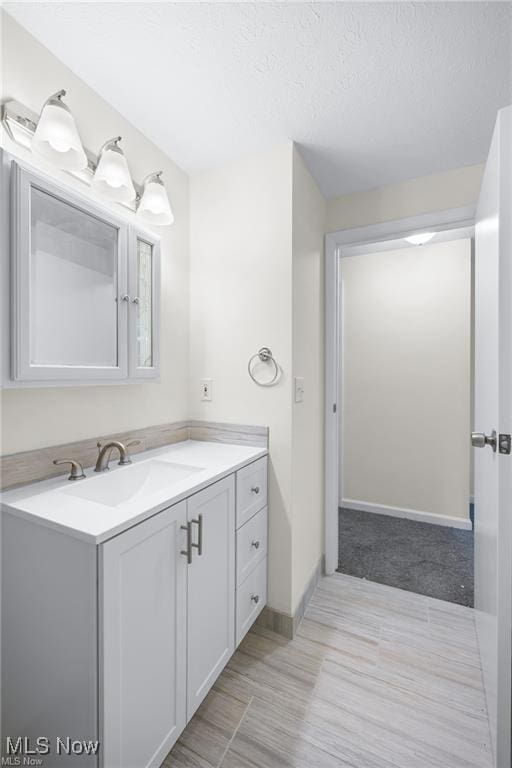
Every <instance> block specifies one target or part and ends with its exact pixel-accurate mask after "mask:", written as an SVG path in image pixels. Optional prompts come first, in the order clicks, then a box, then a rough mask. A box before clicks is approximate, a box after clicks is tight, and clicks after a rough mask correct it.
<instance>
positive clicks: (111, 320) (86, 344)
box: [29, 186, 118, 367]
mask: <svg viewBox="0 0 512 768" xmlns="http://www.w3.org/2000/svg"><path fill="white" fill-rule="evenodd" d="M30 211H31V222H30V267H29V271H30V304H31V312H30V363H31V365H37V366H63V365H66V366H86V367H87V366H95V367H115V366H117V364H118V348H117V346H118V344H117V339H118V333H117V295H118V286H117V274H118V264H117V258H118V256H117V255H118V228H117V227H115V226H112V225H111V224H108V223H107V222H105V221H102V220H100V219H98V218H96V217H95V216H93V215H91V214H89V213H86V212H85V211H83V210H81V209H80V208H76V207H75V206H73V205H70V204H68V203H67V202H65V201H63V200H61V199H59V198H57V197H54V196H53V195H52V194H49V193H48V192H46V191H44V190H42V189H39V188H38V187H35V186H32V187H31V200H30Z"/></svg>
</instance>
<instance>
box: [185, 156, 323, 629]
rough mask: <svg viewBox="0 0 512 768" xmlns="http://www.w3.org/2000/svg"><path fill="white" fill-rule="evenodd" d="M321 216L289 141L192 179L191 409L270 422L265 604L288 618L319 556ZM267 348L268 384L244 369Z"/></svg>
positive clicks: (316, 193)
mask: <svg viewBox="0 0 512 768" xmlns="http://www.w3.org/2000/svg"><path fill="white" fill-rule="evenodd" d="M324 223H325V202H324V199H323V197H322V195H321V194H320V192H319V190H318V188H317V187H316V184H315V183H314V181H313V179H312V178H311V176H310V174H309V172H308V171H307V169H306V167H305V165H304V163H303V161H302V158H301V157H300V155H299V153H298V151H297V149H296V148H295V147H293V145H292V144H291V143H288V144H286V145H283V146H281V147H277V148H275V149H273V150H271V151H270V152H266V153H262V154H258V155H256V156H252V157H248V158H244V159H243V160H241V161H239V162H237V163H234V164H232V165H230V166H229V167H227V168H222V169H221V170H217V171H212V172H209V173H205V174H202V175H200V176H197V177H194V178H193V179H192V181H191V232H192V235H191V268H192V273H191V392H192V400H191V412H192V416H193V417H195V418H204V419H210V420H218V421H223V420H226V421H238V422H245V423H249V424H259V423H261V424H267V425H268V426H269V427H270V476H269V479H270V490H269V497H270V536H269V545H270V550H269V588H270V594H269V603H270V605H271V606H272V607H273V608H274V609H276V610H279V611H282V612H284V613H287V614H292V613H293V612H294V611H295V609H296V607H297V604H298V602H299V600H300V598H301V596H302V594H303V591H304V588H305V586H306V585H307V582H308V581H309V579H310V577H311V575H312V573H313V571H314V569H315V566H316V565H317V563H318V561H319V558H320V557H321V554H322V551H323V426H322V425H323V411H322V409H323V310H322V294H323V285H322V254H323V232H324ZM264 345H266V346H269V347H270V348H271V349H272V352H273V353H274V355H275V357H276V359H277V360H278V362H279V364H280V365H281V367H282V370H283V376H282V379H281V381H280V383H279V384H278V386H276V387H271V388H268V389H266V388H261V387H258V386H257V385H255V384H254V383H253V382H252V381H251V379H250V378H249V376H248V374H247V362H248V360H249V357H250V356H251V355H253V354H254V353H255V352H256V351H257V350H258V349H259V348H260V347H261V346H264ZM260 374H261V375H262V376H265V371H262V372H260ZM294 376H301V377H303V378H304V384H305V397H304V401H303V402H302V403H294V402H293V391H294V390H293V387H294ZM201 378H211V379H213V400H212V402H206V403H205V402H201V401H200V387H199V382H200V379H201Z"/></svg>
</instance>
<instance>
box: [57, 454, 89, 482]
mask: <svg viewBox="0 0 512 768" xmlns="http://www.w3.org/2000/svg"><path fill="white" fill-rule="evenodd" d="M53 463H54V464H55V465H56V466H57V465H59V464H71V473H70V475H69V477H68V480H83V479H84V477H85V474H84V470H83V467H82V465H81V464H80V462H79V461H75V460H74V459H54V460H53Z"/></svg>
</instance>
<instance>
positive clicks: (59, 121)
mask: <svg viewBox="0 0 512 768" xmlns="http://www.w3.org/2000/svg"><path fill="white" fill-rule="evenodd" d="M65 95H66V91H64V90H62V91H57V93H54V94H53V96H50V98H49V99H47V101H45V103H44V104H43V108H42V110H41V115H40V117H39V120H38V122H37V127H36V129H35V132H34V136H33V138H32V151H33V152H34V153H36V154H38V155H39V156H40V157H43V158H44V159H45V160H50V161H51V162H52V163H54V164H55V165H57V166H58V167H59V168H62V169H64V170H66V171H81V170H83V169H84V168H86V167H87V156H86V154H85V151H84V148H83V146H82V142H81V141H80V136H79V135H78V129H77V127H76V123H75V120H74V118H73V115H72V114H71V112H70V110H69V107H68V106H67V104H64V102H63V101H62V97H63V96H65Z"/></svg>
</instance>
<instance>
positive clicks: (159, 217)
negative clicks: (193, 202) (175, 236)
mask: <svg viewBox="0 0 512 768" xmlns="http://www.w3.org/2000/svg"><path fill="white" fill-rule="evenodd" d="M162 173H163V171H158V172H157V173H150V174H149V176H146V178H145V179H144V181H143V182H142V187H143V189H142V196H141V198H140V201H139V205H138V207H137V216H138V217H139V218H140V219H142V221H145V222H147V223H148V224H160V225H165V224H172V223H173V221H174V215H173V212H172V209H171V204H170V202H169V198H168V196H167V190H166V188H165V184H164V183H163V181H162V179H161V176H162Z"/></svg>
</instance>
